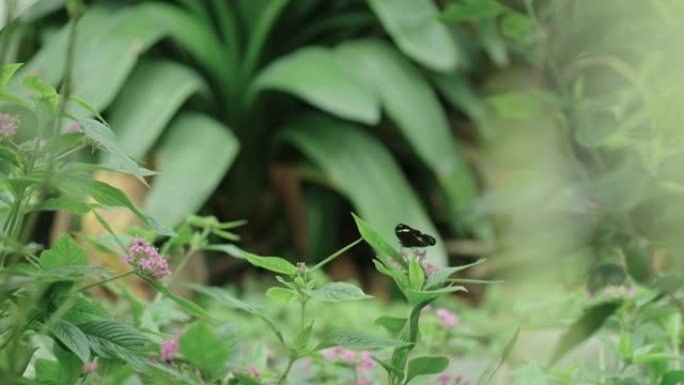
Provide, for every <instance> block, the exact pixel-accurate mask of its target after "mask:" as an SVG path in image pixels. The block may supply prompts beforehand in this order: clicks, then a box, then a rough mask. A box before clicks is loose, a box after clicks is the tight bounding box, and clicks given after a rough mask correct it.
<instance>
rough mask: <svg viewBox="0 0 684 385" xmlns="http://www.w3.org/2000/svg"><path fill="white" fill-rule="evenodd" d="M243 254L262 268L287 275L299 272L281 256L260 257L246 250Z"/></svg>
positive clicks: (253, 263)
mask: <svg viewBox="0 0 684 385" xmlns="http://www.w3.org/2000/svg"><path fill="white" fill-rule="evenodd" d="M242 255H243V256H244V257H245V259H246V260H247V261H248V262H249V263H251V264H252V265H254V266H258V267H261V268H262V269H266V270H269V271H273V272H276V273H280V274H286V275H295V274H297V268H296V267H295V266H294V265H293V264H291V263H290V262H288V261H287V260H285V259H282V258H279V257H260V256H258V255H254V254H251V253H248V252H246V251H245V252H243V253H242Z"/></svg>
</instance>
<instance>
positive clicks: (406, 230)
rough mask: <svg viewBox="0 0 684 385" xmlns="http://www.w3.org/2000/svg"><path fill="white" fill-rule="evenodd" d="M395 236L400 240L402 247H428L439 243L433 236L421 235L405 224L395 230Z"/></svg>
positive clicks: (399, 225)
mask: <svg viewBox="0 0 684 385" xmlns="http://www.w3.org/2000/svg"><path fill="white" fill-rule="evenodd" d="M394 234H395V235H396V236H397V238H399V242H400V243H401V246H402V247H428V246H434V245H435V243H437V241H435V238H434V237H433V236H432V235H429V234H425V233H421V232H420V231H418V230H416V229H414V228H412V227H410V226H408V225H405V224H403V223H400V224H398V225H397V227H395V228H394Z"/></svg>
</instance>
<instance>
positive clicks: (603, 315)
mask: <svg viewBox="0 0 684 385" xmlns="http://www.w3.org/2000/svg"><path fill="white" fill-rule="evenodd" d="M620 305H621V303H620V302H607V303H601V304H598V305H594V306H592V307H590V308H588V309H586V310H585V312H584V314H583V315H582V317H580V319H578V320H577V321H575V323H573V324H572V326H570V328H569V329H568V330H567V331H566V332H565V334H563V336H562V337H561V339H560V341H559V342H558V345H556V349H555V351H554V353H553V355H552V357H551V361H550V362H551V363H555V362H557V361H558V360H559V359H561V358H562V357H563V356H564V355H565V354H566V353H567V352H569V351H570V350H572V349H573V348H575V347H576V346H577V345H579V344H580V343H582V342H584V341H585V340H587V339H588V338H589V337H591V336H592V335H593V334H594V333H595V332H596V331H597V330H599V329H600V328H601V326H603V324H604V323H605V322H606V320H607V319H608V317H610V316H611V315H613V313H615V311H617V309H618V308H620Z"/></svg>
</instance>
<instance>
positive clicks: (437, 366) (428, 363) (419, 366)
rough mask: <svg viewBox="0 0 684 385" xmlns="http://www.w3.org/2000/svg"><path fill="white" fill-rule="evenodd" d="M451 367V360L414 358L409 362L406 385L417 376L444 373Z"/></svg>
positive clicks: (428, 357)
mask: <svg viewBox="0 0 684 385" xmlns="http://www.w3.org/2000/svg"><path fill="white" fill-rule="evenodd" d="M448 367H449V359H448V358H446V357H441V356H423V357H416V358H412V359H411V360H409V362H408V372H407V374H406V381H405V382H404V383H405V384H408V383H409V382H411V380H412V379H414V378H415V377H416V376H425V375H430V374H438V373H442V372H443V371H445V370H446V369H447V368H448Z"/></svg>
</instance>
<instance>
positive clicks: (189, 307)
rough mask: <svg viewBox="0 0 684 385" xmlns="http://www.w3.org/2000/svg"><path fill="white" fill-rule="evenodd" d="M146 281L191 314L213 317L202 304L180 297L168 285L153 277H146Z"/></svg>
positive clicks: (207, 317)
mask: <svg viewBox="0 0 684 385" xmlns="http://www.w3.org/2000/svg"><path fill="white" fill-rule="evenodd" d="M144 279H145V282H147V284H148V285H150V286H152V287H153V288H154V289H155V290H156V291H158V292H159V293H161V294H162V295H164V296H165V297H166V298H168V299H170V300H172V301H173V302H175V303H176V304H177V305H178V306H180V307H181V308H183V309H184V310H185V311H187V312H188V313H190V314H191V315H194V316H195V317H198V318H204V319H211V316H210V315H209V313H207V312H206V311H205V310H204V309H202V307H201V306H199V305H197V304H196V303H194V302H192V301H189V300H187V299H185V298H183V297H179V296H177V295H176V294H173V292H172V291H171V290H170V289H169V288H168V287H166V286H164V285H162V284H161V283H159V282H155V281H153V280H151V279H147V278H144Z"/></svg>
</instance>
